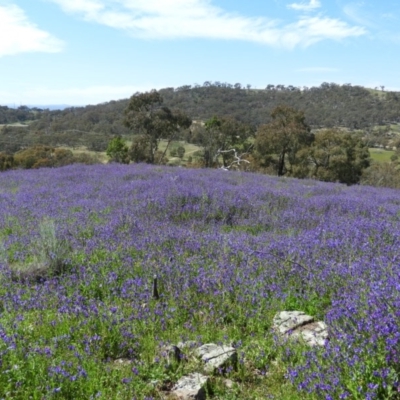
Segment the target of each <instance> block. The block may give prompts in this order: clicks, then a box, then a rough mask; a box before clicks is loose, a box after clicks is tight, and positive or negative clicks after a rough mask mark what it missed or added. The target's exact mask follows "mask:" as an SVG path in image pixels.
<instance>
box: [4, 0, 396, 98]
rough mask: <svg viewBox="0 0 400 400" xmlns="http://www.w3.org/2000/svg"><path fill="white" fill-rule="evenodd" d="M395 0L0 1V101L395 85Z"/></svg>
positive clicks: (388, 88)
mask: <svg viewBox="0 0 400 400" xmlns="http://www.w3.org/2000/svg"><path fill="white" fill-rule="evenodd" d="M399 50H400V2H399V1H398V0H379V1H378V0H365V1H352V0H0V76H1V80H0V105H1V104H15V105H21V104H45V105H49V104H70V105H86V104H97V103H101V102H105V101H110V100H118V99H122V98H127V97H130V96H131V95H132V94H133V93H135V92H136V91H147V90H150V89H152V88H155V89H160V88H163V87H178V86H182V85H187V84H188V85H192V84H196V83H197V84H203V82H205V81H221V82H228V83H232V84H235V83H237V82H239V83H241V84H243V85H247V84H250V85H252V87H253V88H258V89H260V88H265V87H266V86H267V85H268V84H274V85H277V84H284V85H294V86H301V87H302V86H318V85H320V84H321V83H322V82H335V83H338V84H344V83H351V84H353V85H362V86H366V87H380V86H385V88H386V89H387V90H400V72H399V64H400V51H399Z"/></svg>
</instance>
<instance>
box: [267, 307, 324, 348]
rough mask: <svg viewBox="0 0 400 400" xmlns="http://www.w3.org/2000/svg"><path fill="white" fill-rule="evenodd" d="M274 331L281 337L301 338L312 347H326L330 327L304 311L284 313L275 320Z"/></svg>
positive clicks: (278, 314) (276, 316)
mask: <svg viewBox="0 0 400 400" xmlns="http://www.w3.org/2000/svg"><path fill="white" fill-rule="evenodd" d="M273 329H274V330H275V332H277V333H278V334H279V335H280V336H281V337H286V338H292V339H295V338H301V339H302V340H304V342H305V343H307V344H308V345H310V346H324V345H325V343H326V340H327V339H328V327H327V325H326V324H325V323H324V322H322V321H315V319H314V317H311V316H310V315H307V314H305V313H304V312H303V311H282V312H280V313H277V314H276V315H275V317H274V319H273Z"/></svg>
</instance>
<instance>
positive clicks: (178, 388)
mask: <svg viewBox="0 0 400 400" xmlns="http://www.w3.org/2000/svg"><path fill="white" fill-rule="evenodd" d="M207 383H208V377H206V376H204V375H201V374H198V373H194V374H190V375H188V376H184V377H182V378H181V379H179V381H178V382H177V383H176V385H175V386H174V387H173V388H172V392H171V394H172V395H173V396H174V397H175V398H177V399H180V400H190V399H195V400H204V399H205V398H206V391H205V389H204V386H206V385H207Z"/></svg>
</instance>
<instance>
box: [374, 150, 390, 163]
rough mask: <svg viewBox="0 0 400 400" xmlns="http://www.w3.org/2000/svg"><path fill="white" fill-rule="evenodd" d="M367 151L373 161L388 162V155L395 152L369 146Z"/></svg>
mask: <svg viewBox="0 0 400 400" xmlns="http://www.w3.org/2000/svg"><path fill="white" fill-rule="evenodd" d="M369 153H370V154H371V158H372V160H373V161H377V162H390V157H391V156H392V155H393V154H394V153H395V152H394V151H393V150H384V149H376V148H370V149H369Z"/></svg>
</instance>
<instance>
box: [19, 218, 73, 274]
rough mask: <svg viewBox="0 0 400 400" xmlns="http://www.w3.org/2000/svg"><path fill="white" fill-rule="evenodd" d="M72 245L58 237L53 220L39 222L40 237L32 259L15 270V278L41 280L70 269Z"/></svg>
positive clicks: (35, 244) (35, 245)
mask: <svg viewBox="0 0 400 400" xmlns="http://www.w3.org/2000/svg"><path fill="white" fill-rule="evenodd" d="M71 251H72V250H71V246H70V244H69V242H68V241H67V240H65V239H59V238H57V234H56V226H55V223H54V221H53V220H51V219H47V218H46V219H44V220H43V221H42V222H41V223H40V224H39V238H38V239H37V240H36V241H35V242H34V251H33V255H32V261H31V262H30V263H29V264H28V265H26V266H24V267H23V268H21V267H20V268H18V269H16V270H14V271H13V278H14V280H21V281H35V282H41V281H44V280H46V279H47V278H51V277H54V276H59V275H62V274H63V273H65V272H67V271H68V268H69V264H70V261H69V256H70V254H71Z"/></svg>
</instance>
